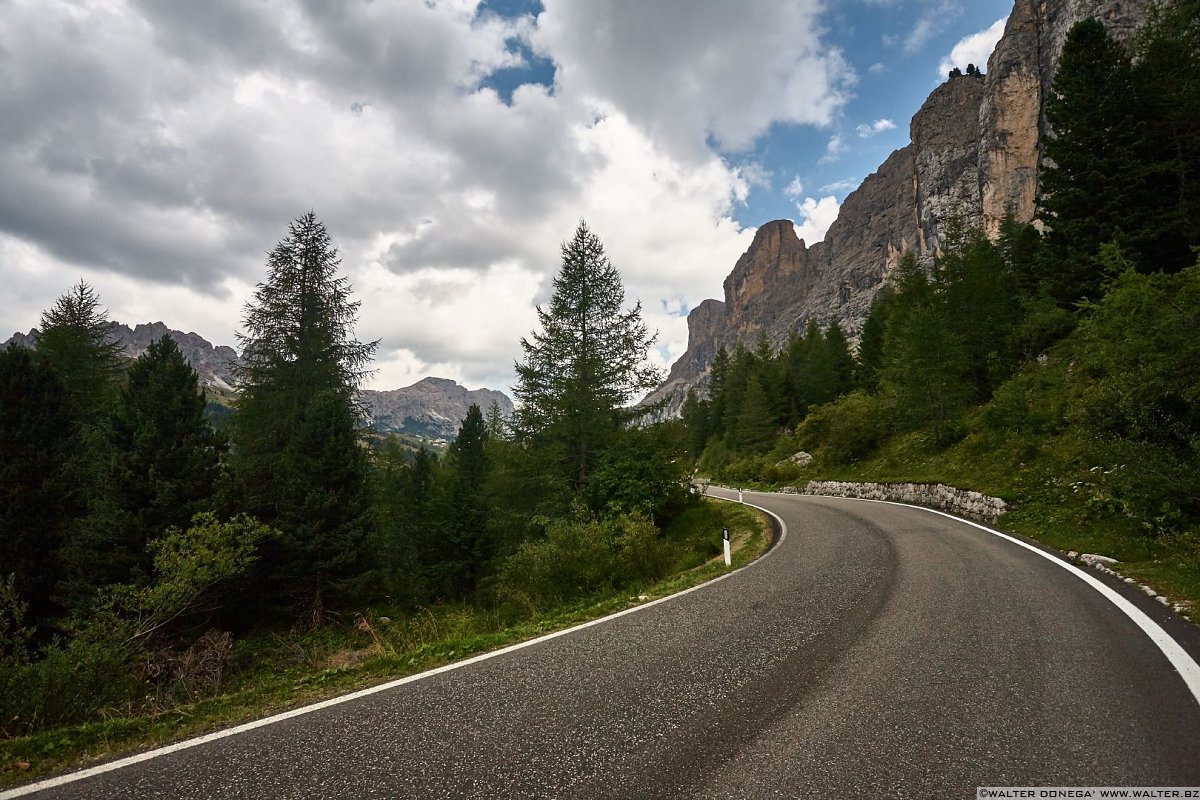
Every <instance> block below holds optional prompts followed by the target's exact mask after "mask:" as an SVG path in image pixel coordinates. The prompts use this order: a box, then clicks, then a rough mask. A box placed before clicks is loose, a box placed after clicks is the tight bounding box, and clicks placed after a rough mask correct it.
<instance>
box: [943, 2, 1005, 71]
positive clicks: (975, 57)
mask: <svg viewBox="0 0 1200 800" xmlns="http://www.w3.org/2000/svg"><path fill="white" fill-rule="evenodd" d="M1007 21H1008V19H1007V18H1006V17H1002V18H1000V19H998V20H996V21H995V22H993V23H992V24H991V25H989V26H988V27H987V28H985V29H984V30H981V31H978V32H977V33H972V34H971V35H970V36H964V37H963V38H962V39H959V41H958V43H957V44H956V45H954V47H953V48H951V50H950V54H949V55H947V56H945V57H943V58H942V60H941V62H939V63H938V74H939V75H940V76H941V77H943V78H945V77H946V75H947V74H949V72H950V70H952V69H954V68H955V67H958V68H959V69H966V68H967V65H968V64H974V65H975V66H977V67H979V69H981V70H985V69H987V61H988V57H989V56H991V54H992V51H993V50H995V49H996V42H998V41H1000V37H1001V36H1003V35H1004V25H1005V23H1006V22H1007Z"/></svg>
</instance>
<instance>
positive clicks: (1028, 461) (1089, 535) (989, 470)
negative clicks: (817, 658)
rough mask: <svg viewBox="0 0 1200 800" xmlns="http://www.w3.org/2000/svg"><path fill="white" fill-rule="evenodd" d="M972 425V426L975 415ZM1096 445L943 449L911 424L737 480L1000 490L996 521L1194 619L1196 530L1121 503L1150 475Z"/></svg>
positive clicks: (1199, 576) (973, 441) (1036, 440)
mask: <svg viewBox="0 0 1200 800" xmlns="http://www.w3.org/2000/svg"><path fill="white" fill-rule="evenodd" d="M972 413H973V414H980V413H986V412H985V411H984V410H976V411H974V412H972ZM972 426H973V425H972V420H971V419H969V418H968V419H965V420H964V427H967V428H968V429H970V428H971V427H972ZM973 427H976V428H978V427H981V426H979V425H978V423H977V422H975V424H974V426H973ZM1098 452H1103V451H1101V450H1098V448H1097V447H1096V446H1095V443H1094V442H1091V441H1087V440H1081V438H1079V437H1076V436H1074V435H1072V434H1070V433H1066V434H1063V433H1058V434H1056V435H1044V436H1029V435H1027V434H1021V435H1018V434H1015V433H1014V434H1004V433H1001V432H995V431H986V432H981V433H980V432H977V433H972V434H969V435H967V436H966V437H964V438H963V439H962V440H961V441H959V442H957V443H955V444H954V445H952V446H950V447H942V446H938V445H937V444H936V443H934V442H933V441H931V438H930V437H929V435H928V434H927V433H926V432H923V431H917V432H909V433H902V434H897V435H894V436H893V437H891V438H890V439H888V440H887V441H886V442H884V443H883V444H882V446H880V447H879V448H878V449H877V450H875V451H874V452H873V453H872V454H871V456H870V457H868V458H866V459H864V460H862V461H859V462H857V463H854V464H849V465H845V464H843V465H834V464H829V463H827V462H825V463H823V462H822V461H821V460H820V459H819V458H818V460H817V461H815V462H814V463H813V464H812V465H811V466H810V467H808V468H805V469H797V470H795V472H794V473H793V474H791V475H789V476H788V479H787V480H777V481H763V480H758V481H752V480H751V481H744V482H741V484H742V486H743V488H756V489H762V490H772V489H779V488H783V487H784V486H788V485H793V486H803V485H805V484H806V483H807V482H808V481H810V480H840V481H861V482H870V483H910V482H911V483H942V484H946V485H949V486H955V487H958V488H962V489H972V490H975V491H978V492H982V493H984V494H987V495H992V496H996V497H1001V498H1003V499H1005V500H1007V501H1008V502H1009V503H1010V504H1011V505H1012V510H1011V511H1010V512H1009V513H1008V514H1005V515H1004V516H1003V517H1001V518H1000V520H999V521H998V523H997V525H998V526H999V527H1002V528H1004V529H1005V530H1009V531H1013V532H1015V533H1019V534H1021V535H1023V536H1026V537H1028V538H1030V539H1033V540H1035V541H1038V542H1041V543H1042V544H1045V545H1047V546H1049V547H1052V548H1055V549H1058V550H1062V551H1064V552H1065V551H1071V550H1074V551H1077V552H1079V553H1098V554H1101V555H1106V556H1110V557H1112V558H1115V559H1117V560H1118V561H1120V562H1121V563H1120V564H1119V565H1117V570H1118V571H1119V572H1120V573H1121V574H1122V575H1125V576H1128V577H1132V578H1134V579H1136V580H1138V581H1139V582H1143V583H1146V584H1148V585H1150V586H1152V587H1153V588H1155V589H1156V590H1158V592H1159V593H1160V594H1164V595H1166V596H1167V597H1169V598H1170V599H1171V600H1172V601H1174V602H1176V603H1182V604H1183V605H1184V606H1185V614H1186V615H1188V616H1189V617H1190V618H1191V619H1193V620H1196V619H1200V617H1198V616H1197V614H1196V611H1195V609H1197V608H1200V530H1196V529H1195V528H1194V527H1192V526H1188V525H1186V524H1184V525H1182V526H1174V527H1173V526H1171V524H1170V523H1171V522H1172V519H1171V518H1170V517H1169V516H1168V515H1169V514H1170V513H1171V509H1170V508H1164V509H1163V512H1162V513H1161V514H1160V515H1159V516H1155V515H1154V514H1153V513H1151V514H1147V513H1146V512H1145V511H1144V509H1141V508H1132V507H1130V504H1129V503H1128V502H1127V501H1126V500H1125V499H1124V498H1125V497H1126V496H1128V495H1129V494H1130V487H1131V486H1133V487H1137V486H1138V485H1139V484H1141V483H1148V482H1151V481H1153V480H1154V476H1153V474H1147V475H1138V474H1136V471H1135V470H1136V464H1135V462H1133V461H1130V462H1128V463H1123V462H1121V461H1120V460H1118V459H1117V456H1116V455H1115V454H1113V455H1110V456H1109V457H1107V458H1105V457H1103V456H1097V453H1098ZM1147 472H1148V473H1149V471H1147Z"/></svg>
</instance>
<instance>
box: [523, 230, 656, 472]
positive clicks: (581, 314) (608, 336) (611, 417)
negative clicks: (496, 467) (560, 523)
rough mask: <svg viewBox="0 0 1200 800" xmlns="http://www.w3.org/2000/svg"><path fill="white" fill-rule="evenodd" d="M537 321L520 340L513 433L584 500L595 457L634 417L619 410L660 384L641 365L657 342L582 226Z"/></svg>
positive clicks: (566, 246)
mask: <svg viewBox="0 0 1200 800" xmlns="http://www.w3.org/2000/svg"><path fill="white" fill-rule="evenodd" d="M537 314H538V322H539V326H540V328H541V330H540V331H535V332H534V333H533V334H532V335H531V337H530V338H528V339H525V338H523V339H521V347H522V349H523V350H524V352H525V361H524V362H518V363H517V364H516V371H517V385H516V386H515V387H514V391H515V393H516V395H517V398H518V399H519V400H520V401H521V407H520V409H519V410H518V412H517V415H516V428H517V432H518V433H519V434H520V435H521V436H522V437H523V438H524V439H525V440H526V441H527V442H530V443H532V444H535V445H542V446H546V447H549V448H551V449H552V450H554V451H556V453H557V456H558V460H559V463H560V465H561V469H562V473H563V477H565V478H566V479H567V480H568V481H569V482H570V483H571V484H572V485H573V487H574V489H575V491H576V492H577V493H583V492H584V491H586V489H587V484H588V477H589V475H590V474H591V471H592V469H593V468H594V466H595V463H596V458H597V455H598V454H599V453H600V452H602V451H603V449H604V448H605V446H606V445H607V444H608V442H609V441H610V440H611V438H612V436H613V435H614V434H615V433H616V432H617V431H618V430H619V429H620V427H621V426H622V425H623V424H624V423H626V422H627V421H629V420H630V419H631V418H632V417H633V415H632V414H631V413H630V412H629V411H627V410H626V408H625V407H626V406H627V405H628V404H629V402H630V401H631V400H633V399H634V398H635V397H636V396H637V395H638V394H639V393H641V392H644V391H648V390H650V389H652V388H654V387H655V386H657V385H658V382H659V380H660V379H661V374H660V372H659V370H658V369H656V368H655V367H654V366H652V365H650V364H649V363H647V361H646V355H647V352H648V350H649V348H650V347H651V346H652V345H653V343H654V340H655V337H654V336H652V335H650V334H649V333H648V332H647V329H646V325H645V323H644V322H643V321H642V309H641V303H636V304H635V305H634V306H633V307H632V308H630V309H626V308H625V289H624V287H623V286H622V285H621V276H620V275H619V274H618V272H617V270H616V268H615V267H614V266H613V265H612V263H611V262H610V261H609V259H608V256H607V255H606V254H605V252H604V246H603V244H601V242H600V239H599V238H598V237H597V236H596V235H595V234H593V233H592V232H591V231H590V230H588V227H587V225H586V223H583V222H580V223H579V227H578V229H576V231H575V236H574V237H573V238H572V239H571V241H569V242H566V243H564V244H563V246H562V268H561V270H560V271H559V273H558V276H557V277H555V279H554V294H553V296H552V297H551V299H550V303H549V305H548V306H547V307H546V308H542V307H540V306H539V307H538V309H537Z"/></svg>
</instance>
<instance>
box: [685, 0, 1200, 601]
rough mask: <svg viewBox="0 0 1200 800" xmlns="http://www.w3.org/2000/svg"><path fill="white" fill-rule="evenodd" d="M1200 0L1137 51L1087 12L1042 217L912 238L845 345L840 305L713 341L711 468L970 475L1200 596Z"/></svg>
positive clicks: (1053, 535) (1073, 48) (885, 476)
mask: <svg viewBox="0 0 1200 800" xmlns="http://www.w3.org/2000/svg"><path fill="white" fill-rule="evenodd" d="M1197 10H1198V7H1197V4H1196V3H1195V2H1185V3H1180V4H1178V5H1176V6H1173V7H1171V8H1170V9H1167V10H1160V11H1159V12H1156V14H1155V15H1154V16H1153V17H1152V18H1151V19H1150V21H1149V22H1148V23H1147V24H1146V26H1145V28H1144V29H1143V30H1142V31H1141V33H1140V35H1139V37H1138V38H1137V39H1136V41H1135V42H1134V49H1133V51H1132V52H1127V51H1126V50H1125V49H1123V48H1122V47H1121V46H1120V45H1118V44H1116V43H1114V42H1113V41H1112V40H1111V39H1110V38H1109V37H1108V35H1107V34H1106V33H1105V30H1104V28H1103V26H1102V25H1101V24H1100V23H1099V22H1096V21H1094V20H1089V21H1084V22H1081V23H1079V24H1078V25H1077V26H1075V28H1074V29H1072V31H1071V32H1070V35H1069V37H1068V39H1067V41H1066V44H1065V46H1064V50H1063V55H1062V60H1061V63H1060V68H1059V71H1058V73H1057V75H1056V77H1055V80H1054V83H1053V93H1052V97H1051V98H1050V100H1049V103H1048V106H1047V109H1046V116H1047V118H1048V120H1049V121H1050V123H1051V124H1052V126H1053V134H1052V136H1051V137H1050V139H1049V140H1048V141H1047V143H1046V145H1045V159H1044V162H1043V168H1042V171H1041V175H1040V182H1041V189H1042V193H1041V196H1040V202H1039V209H1040V211H1039V214H1040V219H1039V220H1038V222H1039V225H1038V226H1033V225H1021V224H1018V223H1016V222H1015V221H1013V220H1012V219H1011V218H1010V219H1008V220H1006V222H1005V224H1004V225H1003V226H1002V230H1001V231H1000V234H999V236H998V237H997V238H996V239H995V240H994V241H992V240H989V239H988V238H987V237H985V236H984V235H983V234H982V233H981V232H980V231H978V230H974V229H972V228H970V227H969V226H967V225H965V224H963V222H962V221H961V220H960V221H957V222H952V223H951V224H950V225H949V226H948V234H947V236H946V239H945V241H944V243H943V247H942V250H941V252H940V254H939V255H938V257H937V258H936V260H935V262H934V263H933V264H932V265H931V266H929V267H926V266H923V265H921V264H918V263H917V261H916V259H915V258H914V257H913V256H912V255H911V254H909V255H907V256H906V257H905V258H904V260H903V261H902V263H901V264H900V266H899V267H898V269H897V271H896V273H895V276H894V281H893V285H892V286H891V288H890V289H889V290H887V291H885V292H883V293H882V294H881V295H880V296H879V298H878V300H877V301H876V303H875V305H874V306H873V308H872V309H871V313H870V316H869V317H868V319H867V320H866V323H865V325H864V327H863V330H862V336H861V341H860V343H859V347H858V352H857V354H856V355H855V357H854V359H853V360H852V361H851V360H850V359H848V357H847V352H846V348H845V345H844V336H843V334H842V332H841V331H840V330H839V329H838V328H837V327H836V326H834V327H831V328H829V329H828V330H826V331H824V332H821V331H820V330H818V329H817V328H816V327H815V326H811V325H810V326H809V328H808V330H807V331H806V332H805V333H804V334H803V335H799V334H797V335H796V336H794V337H793V340H792V342H791V344H790V345H789V346H788V347H787V348H785V349H784V350H783V351H782V352H779V353H772V352H771V351H770V349H769V348H767V347H765V346H760V347H759V348H757V349H756V350H753V351H746V350H744V349H743V350H739V351H738V352H736V353H734V354H726V353H720V354H718V357H717V360H716V361H715V363H714V364H713V367H712V390H711V392H710V394H709V397H708V398H706V399H704V400H699V399H697V398H696V397H691V398H689V401H688V404H687V406H686V407H685V411H684V422H685V424H686V427H687V430H688V434H689V442H690V446H691V452H692V454H693V456H694V458H695V459H696V460H697V461H698V464H699V467H700V468H701V470H703V471H706V472H708V473H710V474H712V475H713V476H715V477H718V478H722V479H725V480H730V481H762V482H766V483H773V484H776V485H778V484H786V483H795V482H801V481H803V480H805V479H807V478H818V477H822V478H824V477H846V478H858V479H867V480H893V481H895V480H898V481H909V480H916V481H943V482H947V483H957V484H959V485H963V486H967V487H970V488H975V489H979V490H981V491H985V492H990V493H993V494H998V495H1001V496H1004V497H1006V498H1008V499H1010V500H1015V501H1017V504H1018V509H1019V510H1018V511H1017V512H1016V513H1015V514H1012V515H1010V517H1009V518H1008V523H1009V524H1011V525H1014V526H1016V527H1018V528H1019V529H1021V530H1024V531H1026V532H1029V533H1030V534H1031V535H1036V536H1038V537H1039V538H1042V539H1044V540H1047V541H1050V542H1052V543H1060V544H1061V545H1062V546H1064V547H1073V548H1076V549H1100V548H1104V549H1107V550H1111V551H1113V552H1112V554H1113V555H1117V556H1118V557H1120V558H1122V560H1127V561H1133V562H1139V563H1140V564H1141V566H1140V567H1138V568H1139V569H1141V570H1142V572H1143V573H1144V574H1147V575H1152V576H1153V577H1157V578H1160V579H1162V580H1164V581H1166V582H1167V583H1169V584H1170V586H1171V588H1172V590H1173V591H1175V592H1177V593H1181V594H1184V595H1186V596H1190V597H1193V598H1194V597H1197V596H1200V388H1198V387H1200V350H1198V348H1200V345H1198V344H1197V342H1198V341H1200V339H1197V336H1196V331H1197V330H1200V262H1198V260H1197V247H1198V246H1200V227H1198V224H1197V223H1198V221H1200V194H1198V187H1200V128H1198V127H1197V126H1196V125H1195V120H1196V119H1198V118H1200V116H1198V114H1200V14H1198V13H1197ZM799 450H804V451H807V452H808V453H811V454H812V455H813V456H814V457H815V460H814V461H813V462H812V464H811V465H810V466H807V467H800V466H797V464H796V463H794V462H792V461H789V460H787V458H788V457H789V456H791V455H792V454H794V453H795V452H797V451H799Z"/></svg>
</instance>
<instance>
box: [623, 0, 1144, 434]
mask: <svg viewBox="0 0 1200 800" xmlns="http://www.w3.org/2000/svg"><path fill="white" fill-rule="evenodd" d="M1152 5H1153V0H1016V3H1015V5H1014V7H1013V11H1012V13H1011V14H1010V16H1009V18H1008V22H1007V24H1006V26H1005V30H1004V35H1003V36H1002V37H1001V39H1000V41H999V43H998V44H997V45H996V48H995V51H994V52H993V53H992V55H991V57H990V58H989V59H988V67H987V72H986V74H985V75H984V76H975V75H963V76H959V77H955V78H951V79H950V80H948V81H947V82H946V83H943V84H942V85H941V86H939V87H938V88H936V89H934V91H933V92H932V93H931V94H930V95H929V98H928V99H927V100H926V101H925V103H924V104H923V105H922V106H921V108H920V109H919V110H918V111H917V113H916V114H915V115H914V116H913V118H912V122H911V124H910V127H909V134H910V143H909V144H908V145H906V146H905V147H902V148H901V149H899V150H896V151H895V152H893V153H892V154H891V155H890V156H889V157H888V158H887V160H886V161H884V163H883V164H882V165H880V167H879V169H878V170H876V171H875V172H874V173H872V174H871V175H869V176H867V178H866V179H865V180H864V181H863V182H862V185H861V186H859V188H858V189H856V190H855V191H854V192H851V193H850V194H849V195H848V196H847V197H846V199H845V201H844V202H843V203H842V206H841V209H840V211H839V214H838V218H837V220H835V221H834V223H833V224H832V225H831V226H830V227H829V230H828V231H827V232H826V234H825V238H824V240H823V241H821V242H818V243H816V244H814V245H812V246H811V247H810V246H807V245H806V244H805V243H804V242H803V241H801V240H800V239H798V238H797V236H796V232H795V228H794V226H793V224H792V223H791V221H790V220H775V221H773V222H768V223H766V224H764V225H762V226H761V227H760V228H759V229H758V232H757V233H756V235H755V237H754V241H753V242H752V244H751V245H750V248H749V249H748V250H747V251H746V252H745V254H743V255H742V257H741V258H740V259H738V262H737V264H735V265H734V267H733V271H732V272H730V274H729V276H728V277H727V278H726V279H725V284H724V298H723V299H722V300H705V301H704V302H703V303H701V304H700V305H698V306H696V308H694V309H693V310H692V312H691V313H690V314H689V315H688V349H687V351H686V352H685V353H684V354H683V355H682V356H681V357H680V358H679V359H678V360H677V361H676V362H675V364H674V365H673V366H672V367H671V370H670V373H669V375H668V377H667V380H666V382H665V383H664V384H663V385H662V386H660V387H659V388H658V389H656V390H655V391H654V392H652V393H651V394H650V396H649V397H647V398H646V400H645V401H644V402H646V403H649V402H654V401H659V400H666V405H665V407H664V410H663V411H662V412H661V414H665V415H667V416H674V415H675V414H677V413H678V410H679V408H680V406H681V405H682V403H683V399H684V396H685V395H686V393H687V390H688V389H689V388H698V389H700V390H701V391H703V389H704V387H705V385H706V382H707V378H708V367H709V365H710V364H711V363H712V358H713V356H714V355H715V354H716V352H717V349H718V348H719V347H721V346H722V345H723V346H725V347H727V348H733V347H734V346H735V345H736V344H737V343H738V342H743V343H746V344H747V346H753V343H754V341H755V340H756V339H757V338H758V336H759V334H760V332H761V333H765V334H766V336H767V339H768V340H769V341H770V342H771V343H772V344H773V345H774V346H776V347H779V346H781V345H782V344H783V343H784V342H786V341H787V339H788V336H789V335H790V334H791V332H792V331H795V330H803V328H804V327H805V326H806V325H807V324H808V322H809V320H816V321H817V322H818V323H819V324H821V325H822V326H825V325H828V324H829V323H830V322H832V321H833V320H837V321H839V322H840V323H841V325H842V327H843V328H844V329H845V330H846V331H847V333H848V334H849V335H850V337H851V338H852V339H856V338H857V334H858V331H859V330H860V328H861V326H862V322H863V320H864V319H865V318H866V315H867V312H868V310H869V309H870V307H871V302H872V300H874V298H875V295H876V294H877V293H878V291H879V289H880V288H881V287H882V286H884V285H885V284H886V283H887V281H888V279H889V278H890V276H891V274H892V271H893V270H894V269H895V267H896V265H897V264H898V263H899V261H900V259H901V257H902V256H903V255H904V253H905V252H907V251H910V250H911V251H913V252H914V253H915V254H916V255H917V257H918V258H920V259H922V260H923V261H926V262H928V261H929V260H930V259H931V258H933V257H934V256H935V255H936V254H937V252H938V248H939V246H940V244H941V242H942V240H943V237H944V230H943V228H944V226H945V224H946V222H947V221H948V220H949V219H950V218H951V217H952V216H956V215H957V216H961V217H962V218H963V219H964V221H966V222H967V223H968V224H974V225H978V226H980V227H982V228H983V229H984V230H985V231H987V232H988V234H989V235H992V236H994V235H996V233H997V232H998V230H999V227H1000V223H1001V220H1002V219H1003V218H1004V215H1005V214H1006V213H1007V212H1009V211H1011V212H1012V213H1013V215H1014V216H1015V217H1016V219H1017V220H1019V221H1022V222H1030V221H1032V220H1033V218H1034V211H1035V201H1036V197H1037V170H1038V163H1039V159H1040V155H1041V145H1042V141H1043V138H1044V137H1045V135H1046V132H1047V126H1046V120H1045V98H1046V96H1047V94H1048V92H1049V91H1050V83H1051V81H1052V80H1053V77H1054V71H1055V68H1056V67H1057V64H1058V59H1059V56H1060V55H1061V53H1062V47H1063V42H1064V41H1065V39H1066V35H1067V32H1068V31H1069V30H1070V29H1071V27H1072V26H1073V25H1074V24H1075V23H1076V22H1078V21H1080V20H1082V19H1086V18H1089V17H1095V18H1096V19H1099V20H1101V21H1102V22H1103V23H1104V25H1105V26H1106V27H1107V28H1108V30H1109V31H1110V33H1111V34H1112V35H1113V37H1114V38H1116V39H1117V40H1119V41H1124V40H1127V39H1129V37H1130V36H1132V35H1133V33H1134V32H1135V30H1136V28H1137V26H1138V23H1139V21H1140V20H1141V19H1142V18H1144V15H1145V13H1146V11H1147V10H1148V9H1149V8H1150V7H1151V6H1152Z"/></svg>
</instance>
